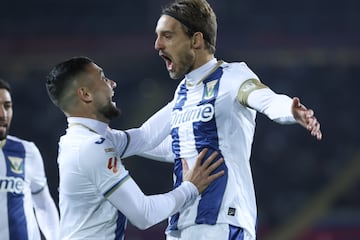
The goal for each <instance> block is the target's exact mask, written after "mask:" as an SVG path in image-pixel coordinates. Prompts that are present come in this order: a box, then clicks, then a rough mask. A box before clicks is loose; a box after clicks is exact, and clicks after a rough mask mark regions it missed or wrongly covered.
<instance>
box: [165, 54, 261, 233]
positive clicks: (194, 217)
mask: <svg viewBox="0 0 360 240" xmlns="http://www.w3.org/2000/svg"><path fill="white" fill-rule="evenodd" d="M248 79H258V77H257V76H256V75H255V74H254V73H253V72H252V71H251V70H250V69H249V68H248V67H247V65H246V64H245V63H224V62H221V61H219V62H217V60H216V59H213V60H212V61H210V62H208V63H207V64H205V65H203V66H202V67H200V68H198V69H196V70H194V71H192V72H191V73H189V74H188V75H186V76H185V78H184V79H183V80H182V81H181V83H180V84H179V86H178V88H177V90H176V92H175V95H174V100H173V102H172V104H173V105H172V107H173V110H172V114H171V136H172V150H173V153H174V154H175V166H174V175H175V176H174V177H175V187H176V186H178V185H179V184H180V183H181V182H182V164H181V159H182V158H184V159H186V160H187V161H188V164H189V167H192V166H193V165H194V163H195V161H196V158H197V156H198V153H199V152H200V151H201V150H202V149H203V148H209V152H208V155H209V154H211V153H212V152H213V151H218V152H219V153H220V154H219V157H218V158H217V159H219V158H220V157H223V158H224V160H225V162H224V163H223V164H222V166H221V167H220V168H219V169H217V170H216V171H220V170H224V171H225V175H224V176H223V177H221V178H219V179H217V180H215V181H214V182H213V183H212V184H210V186H209V187H208V188H207V189H206V190H205V191H204V192H203V193H202V195H201V197H199V198H198V199H197V202H196V203H195V204H193V205H192V206H191V207H189V208H188V209H186V210H184V211H183V212H181V213H180V214H176V215H174V216H173V217H171V219H170V220H169V226H168V229H167V232H168V233H171V232H172V231H174V232H176V231H177V230H181V229H184V228H186V227H187V226H190V225H194V224H211V225H212V224H216V223H226V224H231V225H234V226H239V227H242V228H244V229H245V230H246V231H247V232H249V233H250V234H251V235H252V236H253V237H254V238H255V225H256V202H255V193H254V186H253V180H252V174H251V169H250V162H249V159H250V152H251V145H252V142H253V136H254V129H255V116H256V111H255V110H253V109H250V108H248V107H246V106H244V105H242V104H240V103H239V101H238V93H239V88H240V86H241V84H242V83H243V82H244V81H246V80H248Z"/></svg>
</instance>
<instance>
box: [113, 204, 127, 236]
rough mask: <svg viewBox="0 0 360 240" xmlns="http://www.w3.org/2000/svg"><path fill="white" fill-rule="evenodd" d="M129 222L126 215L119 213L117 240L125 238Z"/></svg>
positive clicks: (116, 231)
mask: <svg viewBox="0 0 360 240" xmlns="http://www.w3.org/2000/svg"><path fill="white" fill-rule="evenodd" d="M126 225H127V220H126V217H125V216H124V214H122V213H121V212H120V211H118V218H117V220H116V230H115V240H123V239H124V236H125V229H126Z"/></svg>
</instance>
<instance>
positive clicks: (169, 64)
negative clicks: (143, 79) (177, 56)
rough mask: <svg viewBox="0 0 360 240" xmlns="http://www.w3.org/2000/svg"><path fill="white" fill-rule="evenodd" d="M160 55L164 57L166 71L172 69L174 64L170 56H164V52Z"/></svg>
mask: <svg viewBox="0 0 360 240" xmlns="http://www.w3.org/2000/svg"><path fill="white" fill-rule="evenodd" d="M160 56H161V57H162V58H163V59H164V61H165V64H166V69H167V70H168V71H172V70H173V69H174V64H173V61H172V60H171V58H170V57H168V56H166V55H164V54H161V55H160Z"/></svg>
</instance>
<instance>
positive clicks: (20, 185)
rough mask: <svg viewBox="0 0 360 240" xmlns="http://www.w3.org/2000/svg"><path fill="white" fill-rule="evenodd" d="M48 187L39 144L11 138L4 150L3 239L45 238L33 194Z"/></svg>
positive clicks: (0, 165) (0, 171)
mask: <svg viewBox="0 0 360 240" xmlns="http://www.w3.org/2000/svg"><path fill="white" fill-rule="evenodd" d="M45 185H46V177H45V172H44V166H43V159H42V157H41V155H40V152H39V150H38V148H37V147H36V146H35V144H34V143H32V142H28V141H25V140H22V139H19V138H16V137H13V136H7V138H6V139H5V140H3V141H2V142H1V151H0V216H1V217H0V236H1V237H0V238H1V239H4V240H12V239H24V240H40V239H41V237H40V231H39V228H38V225H37V222H36V219H35V214H34V209H33V202H32V197H31V194H32V193H37V192H39V191H41V190H42V189H43V188H44V186H45Z"/></svg>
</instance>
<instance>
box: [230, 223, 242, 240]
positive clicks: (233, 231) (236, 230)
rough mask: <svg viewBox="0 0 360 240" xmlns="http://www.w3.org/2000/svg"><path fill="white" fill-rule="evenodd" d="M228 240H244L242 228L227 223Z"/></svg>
mask: <svg viewBox="0 0 360 240" xmlns="http://www.w3.org/2000/svg"><path fill="white" fill-rule="evenodd" d="M228 240H244V229H242V228H241V227H236V226H232V225H229V239H228Z"/></svg>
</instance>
